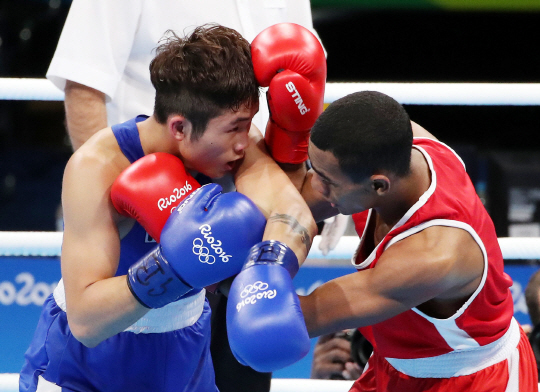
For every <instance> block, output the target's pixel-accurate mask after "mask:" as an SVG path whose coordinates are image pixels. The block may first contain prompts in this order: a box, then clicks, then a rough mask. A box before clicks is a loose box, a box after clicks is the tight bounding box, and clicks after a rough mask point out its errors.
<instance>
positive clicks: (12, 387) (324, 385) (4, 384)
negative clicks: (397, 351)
mask: <svg viewBox="0 0 540 392" xmlns="http://www.w3.org/2000/svg"><path fill="white" fill-rule="evenodd" d="M352 384H353V381H337V380H336V381H334V380H311V379H302V378H273V379H272V384H271V387H270V392H347V391H348V390H349V389H350V388H351V386H352ZM18 390H19V375H18V374H16V373H4V374H0V392H17V391H18Z"/></svg>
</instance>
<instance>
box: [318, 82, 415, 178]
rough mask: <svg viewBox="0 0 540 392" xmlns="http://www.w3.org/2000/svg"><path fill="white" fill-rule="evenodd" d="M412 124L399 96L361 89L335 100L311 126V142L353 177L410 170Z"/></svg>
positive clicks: (405, 172)
mask: <svg viewBox="0 0 540 392" xmlns="http://www.w3.org/2000/svg"><path fill="white" fill-rule="evenodd" d="M412 138H413V136H412V127H411V121H410V118H409V115H408V114H407V112H406V111H405V109H404V108H403V106H401V105H400V104H399V103H398V102H397V101H396V100H394V99H393V98H391V97H389V96H387V95H385V94H382V93H380V92H376V91H361V92H356V93H353V94H349V95H347V96H345V97H343V98H340V99H338V100H336V101H334V102H333V103H332V104H330V105H329V106H328V108H327V109H326V110H325V111H324V112H323V113H322V114H321V115H320V116H319V118H318V119H317V121H316V122H315V125H314V126H313V129H312V130H311V142H312V143H313V144H314V145H315V146H316V147H317V148H318V149H320V150H323V151H329V152H331V153H332V154H334V156H335V157H336V158H337V160H338V162H339V166H340V169H341V170H342V171H343V172H344V173H345V174H346V175H347V176H348V177H349V178H350V179H351V180H353V181H355V182H361V181H363V180H365V179H366V178H367V177H369V176H371V175H373V174H375V173H377V172H380V171H388V172H391V173H394V174H396V175H398V176H406V175H408V174H409V172H410V163H411V148H412Z"/></svg>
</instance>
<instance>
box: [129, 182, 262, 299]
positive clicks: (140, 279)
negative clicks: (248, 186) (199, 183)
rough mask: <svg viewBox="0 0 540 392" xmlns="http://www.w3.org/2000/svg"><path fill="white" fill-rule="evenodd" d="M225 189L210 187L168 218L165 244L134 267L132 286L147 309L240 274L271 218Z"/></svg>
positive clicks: (162, 241) (194, 193)
mask: <svg viewBox="0 0 540 392" xmlns="http://www.w3.org/2000/svg"><path fill="white" fill-rule="evenodd" d="M221 190H222V188H221V186H219V185H217V184H208V185H205V186H203V187H202V188H199V189H198V190H197V191H195V192H193V193H192V194H191V195H190V196H189V197H188V198H186V199H185V200H184V202H183V203H182V204H181V205H180V206H179V207H178V208H177V209H176V210H175V211H174V212H173V213H172V214H171V216H170V217H169V218H168V219H167V222H166V223H165V226H164V227H163V230H162V232H161V238H160V244H159V245H158V246H157V247H156V248H155V249H154V250H152V251H151V252H150V253H148V254H147V255H146V256H144V257H143V258H142V259H141V260H139V261H138V262H136V263H135V264H133V265H132V266H131V267H130V268H129V271H128V274H127V281H128V286H129V288H130V290H131V292H132V294H133V295H134V297H135V298H136V299H137V300H138V301H139V302H140V303H141V304H142V305H144V306H146V307H148V308H160V307H162V306H165V305H167V304H168V303H170V302H173V301H176V300H178V299H179V298H180V297H182V296H183V295H185V294H186V293H188V292H189V291H191V290H193V289H202V288H203V287H206V286H208V285H211V284H214V283H217V282H220V281H222V280H224V279H227V278H228V277H230V276H233V275H236V274H237V273H238V272H240V270H241V269H242V265H243V263H244V260H245V258H246V257H247V255H248V253H249V249H250V247H251V246H252V245H253V244H254V243H257V242H258V241H260V240H261V239H262V236H263V233H264V228H265V226H266V218H265V217H264V215H263V214H262V213H261V211H260V210H259V209H258V207H257V206H256V205H255V204H254V203H253V202H252V201H251V200H250V199H248V198H247V197H246V196H244V195H242V194H241V193H237V192H231V193H225V194H223V193H221Z"/></svg>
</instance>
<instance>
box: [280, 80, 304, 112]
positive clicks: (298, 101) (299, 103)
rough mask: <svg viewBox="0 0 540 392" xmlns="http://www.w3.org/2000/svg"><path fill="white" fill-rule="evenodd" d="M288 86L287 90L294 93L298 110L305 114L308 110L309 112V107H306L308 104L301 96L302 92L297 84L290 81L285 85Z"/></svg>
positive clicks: (293, 97) (293, 96)
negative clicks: (297, 87)
mask: <svg viewBox="0 0 540 392" xmlns="http://www.w3.org/2000/svg"><path fill="white" fill-rule="evenodd" d="M285 87H287V91H288V92H290V93H293V94H292V95H291V97H292V99H294V103H295V104H296V105H297V106H298V110H300V114H301V115H302V116H303V115H304V114H306V113H307V112H309V109H308V108H307V107H306V104H305V103H304V100H303V99H302V97H301V96H300V93H299V92H298V90H297V89H296V86H295V85H294V83H293V82H289V83H287V84H286V85H285Z"/></svg>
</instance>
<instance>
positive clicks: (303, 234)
mask: <svg viewBox="0 0 540 392" xmlns="http://www.w3.org/2000/svg"><path fill="white" fill-rule="evenodd" d="M268 222H281V223H285V224H286V225H289V226H290V227H291V229H292V231H293V233H297V234H299V235H300V240H301V241H302V243H303V244H304V246H305V247H306V251H307V252H309V248H310V247H311V236H310V235H309V233H308V231H307V229H306V228H305V227H304V226H302V225H301V224H300V223H299V222H298V221H297V220H296V219H295V218H294V217H292V216H290V215H287V214H275V215H272V216H271V217H270V218H268Z"/></svg>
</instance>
